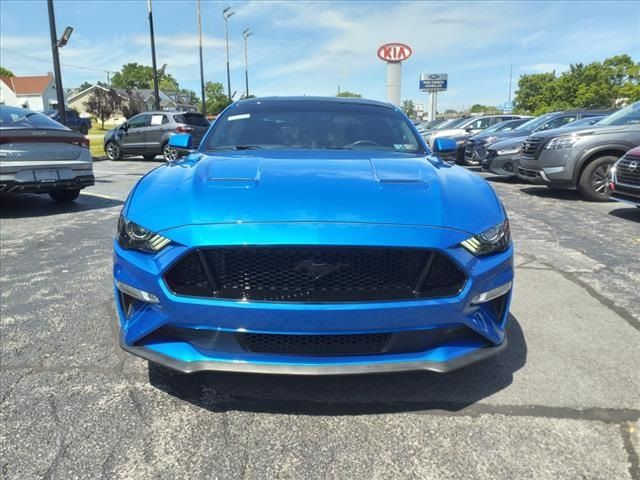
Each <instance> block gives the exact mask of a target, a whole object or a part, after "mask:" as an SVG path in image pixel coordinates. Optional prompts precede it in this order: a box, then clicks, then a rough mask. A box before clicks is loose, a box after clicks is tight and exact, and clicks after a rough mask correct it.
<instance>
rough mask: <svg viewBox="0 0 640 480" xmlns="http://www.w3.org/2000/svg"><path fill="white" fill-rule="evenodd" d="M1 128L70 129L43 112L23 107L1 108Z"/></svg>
mask: <svg viewBox="0 0 640 480" xmlns="http://www.w3.org/2000/svg"><path fill="white" fill-rule="evenodd" d="M0 128H2V129H5V128H44V129H48V130H68V128H67V127H65V126H64V125H62V124H60V123H58V122H56V121H55V120H52V119H51V118H49V117H47V116H46V115H42V114H41V113H35V112H30V111H29V110H24V109H22V108H12V107H2V108H0Z"/></svg>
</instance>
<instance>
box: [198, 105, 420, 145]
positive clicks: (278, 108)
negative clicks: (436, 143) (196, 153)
mask: <svg viewBox="0 0 640 480" xmlns="http://www.w3.org/2000/svg"><path fill="white" fill-rule="evenodd" d="M202 145H203V147H202V149H203V150H205V151H207V150H219V149H251V148H279V149H283V148H284V149H290V148H300V149H354V150H355V149H362V150H385V151H394V152H401V153H425V152H424V149H423V147H422V143H421V142H420V141H419V140H418V137H417V136H416V135H415V134H414V133H413V127H412V125H411V124H410V123H409V122H408V121H407V120H406V118H405V117H404V115H402V114H401V113H400V112H398V111H397V110H395V109H391V108H388V107H386V106H378V105H367V104H359V103H347V102H345V103H339V102H328V101H327V102H325V101H313V100H300V101H294V100H291V101H278V100H274V101H266V102H265V101H262V102H260V101H257V102H251V103H246V104H243V103H241V104H238V105H236V106H234V107H232V108H230V109H229V110H227V111H226V112H225V113H224V114H223V115H222V116H221V117H220V118H218V119H217V120H216V123H215V126H214V127H213V129H211V130H210V131H209V135H207V137H206V139H205V140H204V141H203V142H202Z"/></svg>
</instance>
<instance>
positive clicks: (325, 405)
mask: <svg viewBox="0 0 640 480" xmlns="http://www.w3.org/2000/svg"><path fill="white" fill-rule="evenodd" d="M507 335H508V338H509V345H508V347H507V349H506V350H504V351H502V352H501V353H499V354H498V355H496V356H495V357H491V358H489V359H487V360H485V361H483V362H480V363H477V364H475V365H471V366H469V367H466V368H463V369H460V370H457V371H454V372H451V373H448V374H437V373H432V372H407V373H395V374H375V375H354V376H333V377H332V376H318V377H306V376H284V375H283V376H276V375H253V374H233V373H217V372H206V373H196V374H191V375H186V374H180V373H175V372H172V371H168V370H167V369H165V368H163V367H158V366H156V365H154V364H151V363H150V364H149V382H150V383H151V385H153V386H154V387H156V388H158V389H160V390H162V391H164V392H166V393H168V394H169V395H172V396H174V397H176V398H178V399H180V400H184V401H186V402H189V403H191V404H193V405H195V406H197V407H200V408H204V409H207V410H210V411H215V412H223V411H230V410H233V411H247V412H259V413H280V414H298V415H366V414H378V413H398V412H411V411H421V410H446V411H458V410H461V409H463V408H465V407H467V406H469V405H472V404H474V403H476V402H478V401H481V400H482V399H484V398H486V397H488V396H490V395H493V394H495V393H496V392H498V391H500V390H502V389H504V388H506V387H508V386H509V385H510V384H511V382H512V381H513V374H514V373H515V372H516V371H518V370H519V369H520V368H522V367H523V366H524V365H525V363H526V359H527V345H526V341H525V337H524V334H523V332H522V328H521V327H520V324H519V323H518V321H517V320H516V319H515V318H514V317H513V316H512V315H511V316H510V318H509V324H508V327H507Z"/></svg>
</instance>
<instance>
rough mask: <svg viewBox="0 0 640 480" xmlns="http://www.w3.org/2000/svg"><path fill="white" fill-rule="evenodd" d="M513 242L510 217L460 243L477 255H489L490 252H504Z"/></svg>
mask: <svg viewBox="0 0 640 480" xmlns="http://www.w3.org/2000/svg"><path fill="white" fill-rule="evenodd" d="M510 243H511V231H510V229H509V219H506V220H505V221H504V222H502V223H499V224H498V225H496V226H495V227H491V228H490V229H488V230H485V231H484V232H482V233H480V234H478V235H474V236H473V237H470V238H468V239H466V240H465V241H464V242H462V243H461V244H460V245H462V246H463V247H464V248H466V249H467V250H468V251H469V252H471V253H472V254H474V255H475V256H481V255H488V254H490V253H496V252H504V251H505V250H506V249H507V248H509V244H510Z"/></svg>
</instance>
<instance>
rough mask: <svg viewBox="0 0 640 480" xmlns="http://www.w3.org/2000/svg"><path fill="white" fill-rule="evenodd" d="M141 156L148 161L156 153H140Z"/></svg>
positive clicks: (153, 158) (154, 156)
mask: <svg viewBox="0 0 640 480" xmlns="http://www.w3.org/2000/svg"><path fill="white" fill-rule="evenodd" d="M142 158H144V159H145V160H146V161H148V162H150V161H151V160H155V158H156V154H155V153H145V154H144V155H142Z"/></svg>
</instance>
